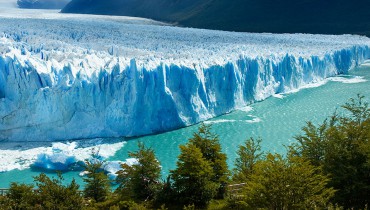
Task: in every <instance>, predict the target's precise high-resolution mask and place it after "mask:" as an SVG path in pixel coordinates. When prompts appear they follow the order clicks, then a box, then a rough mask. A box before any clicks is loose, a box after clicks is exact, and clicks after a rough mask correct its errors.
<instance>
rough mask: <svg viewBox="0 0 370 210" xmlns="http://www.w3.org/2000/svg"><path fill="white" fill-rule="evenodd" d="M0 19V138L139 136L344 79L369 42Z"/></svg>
mask: <svg viewBox="0 0 370 210" xmlns="http://www.w3.org/2000/svg"><path fill="white" fill-rule="evenodd" d="M13 13H14V15H13V16H12V15H11V14H9V13H8V14H7V15H1V14H0V139H2V140H4V139H6V140H12V141H35V140H38V141H40V140H41V141H52V140H66V139H79V138H95V137H117V136H138V135H145V134H153V133H157V132H163V131H168V130H171V129H175V128H179V127H182V126H186V125H191V124H194V123H197V122H200V121H204V120H207V119H209V118H212V117H215V116H218V115H221V114H225V113H228V112H230V111H232V110H235V109H237V108H240V107H243V106H246V105H248V104H250V103H252V102H254V101H257V100H263V99H265V98H267V97H270V96H273V95H276V94H281V93H285V92H290V91H294V90H296V89H298V88H300V87H302V86H305V85H307V84H311V83H315V82H319V81H322V80H323V79H325V78H327V77H331V76H335V75H338V74H345V73H347V72H348V71H349V70H350V69H352V68H354V67H355V66H357V65H359V64H361V63H362V62H363V61H364V60H365V59H367V58H369V55H370V50H369V46H370V40H369V39H368V38H366V37H361V36H352V35H342V36H328V35H326V36H325V35H309V34H253V33H233V32H221V31H210V30H199V29H188V28H179V27H171V26H164V25H161V24H159V25H156V24H157V23H156V22H151V21H150V20H144V19H135V18H127V17H106V16H102V17H95V18H94V19H88V18H86V16H84V15H65V16H64V15H63V14H56V13H55V14H53V13H52V12H47V13H45V14H42V13H41V14H36V13H32V12H29V11H28V12H27V14H26V15H23V16H20V15H19V13H22V10H14V11H13Z"/></svg>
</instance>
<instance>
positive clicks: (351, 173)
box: [296, 95, 370, 209]
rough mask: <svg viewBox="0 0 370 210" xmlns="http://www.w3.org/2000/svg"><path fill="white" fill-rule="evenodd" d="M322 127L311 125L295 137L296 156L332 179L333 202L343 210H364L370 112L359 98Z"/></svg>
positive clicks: (369, 191) (368, 188)
mask: <svg viewBox="0 0 370 210" xmlns="http://www.w3.org/2000/svg"><path fill="white" fill-rule="evenodd" d="M342 108H344V110H345V111H346V112H345V114H343V115H341V116H339V115H338V114H334V115H333V116H332V117H331V118H330V119H329V120H325V121H324V122H323V124H321V125H318V126H315V125H313V124H312V123H311V122H308V123H307V125H306V126H305V127H304V128H303V133H304V134H303V135H300V136H297V137H296V139H297V140H298V151H299V154H300V155H301V156H302V157H304V158H306V159H308V160H309V161H311V163H312V164H314V165H316V166H321V167H322V169H323V172H324V173H325V174H327V175H329V176H330V177H331V181H330V182H329V186H332V187H334V188H335V189H336V190H337V192H336V194H335V196H334V198H333V200H332V202H333V203H338V204H340V205H342V206H343V207H344V208H346V209H347V208H355V209H359V208H360V209H363V208H365V207H366V206H367V205H368V204H369V202H370V197H369V195H370V164H369V161H370V156H369V154H370V141H369V139H370V109H369V107H368V103H366V102H365V101H364V97H363V96H360V95H358V97H357V98H356V99H350V101H349V102H348V103H346V104H345V105H344V106H342Z"/></svg>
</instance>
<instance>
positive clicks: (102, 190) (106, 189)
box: [83, 156, 110, 202]
mask: <svg viewBox="0 0 370 210" xmlns="http://www.w3.org/2000/svg"><path fill="white" fill-rule="evenodd" d="M93 157H94V156H93ZM102 166H103V162H102V161H100V160H98V159H96V158H95V159H92V160H86V161H85V171H87V174H86V178H83V180H84V182H85V183H86V185H85V189H84V196H85V198H92V199H94V200H95V201H96V202H103V201H105V200H106V199H107V197H108V196H109V194H110V182H109V179H108V176H107V175H106V174H105V173H104V170H103V169H102Z"/></svg>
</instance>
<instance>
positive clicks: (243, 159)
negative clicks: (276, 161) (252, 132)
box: [233, 138, 263, 183]
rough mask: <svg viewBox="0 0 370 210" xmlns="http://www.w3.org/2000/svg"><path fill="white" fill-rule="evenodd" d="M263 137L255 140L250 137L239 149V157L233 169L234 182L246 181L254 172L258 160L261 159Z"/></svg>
mask: <svg viewBox="0 0 370 210" xmlns="http://www.w3.org/2000/svg"><path fill="white" fill-rule="evenodd" d="M261 141H262V140H261V139H257V140H255V139H254V138H250V139H248V140H247V141H245V143H244V145H240V146H239V150H238V151H237V154H238V157H237V159H236V160H235V169H234V170H233V171H234V173H233V181H234V182H239V183H241V182H246V181H247V180H248V178H249V176H250V175H251V174H253V172H254V167H255V165H256V163H257V161H259V160H261V158H262V155H263V153H262V152H261V145H260V144H261Z"/></svg>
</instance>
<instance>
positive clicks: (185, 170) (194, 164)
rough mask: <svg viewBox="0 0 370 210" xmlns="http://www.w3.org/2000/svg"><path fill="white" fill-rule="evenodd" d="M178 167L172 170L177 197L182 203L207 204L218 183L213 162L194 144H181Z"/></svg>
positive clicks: (213, 194)
mask: <svg viewBox="0 0 370 210" xmlns="http://www.w3.org/2000/svg"><path fill="white" fill-rule="evenodd" d="M180 150H181V154H180V156H179V158H178V161H177V168H176V169H175V170H173V171H171V172H170V173H171V177H172V179H173V181H174V183H173V187H174V190H175V193H176V197H177V199H178V201H179V202H180V203H181V204H185V205H189V204H194V205H196V206H205V205H207V204H208V203H209V201H210V200H211V199H212V198H213V197H214V196H215V194H216V192H217V188H218V185H217V184H216V183H214V182H213V181H211V179H212V178H213V177H214V173H213V169H212V166H211V164H210V163H209V162H208V161H207V160H206V159H205V158H204V157H203V154H202V152H201V150H200V149H199V148H198V147H196V146H195V145H193V144H187V145H185V146H184V145H181V146H180Z"/></svg>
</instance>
